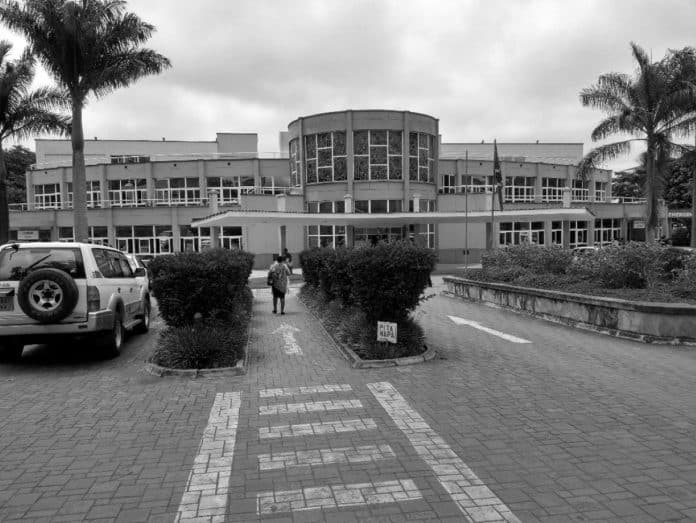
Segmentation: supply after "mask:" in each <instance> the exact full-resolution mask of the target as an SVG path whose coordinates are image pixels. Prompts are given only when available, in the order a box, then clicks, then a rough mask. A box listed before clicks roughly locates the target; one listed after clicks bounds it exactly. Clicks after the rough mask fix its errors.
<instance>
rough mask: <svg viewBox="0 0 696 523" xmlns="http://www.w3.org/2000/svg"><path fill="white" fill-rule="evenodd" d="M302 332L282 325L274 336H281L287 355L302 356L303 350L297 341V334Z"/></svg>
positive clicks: (284, 324)
mask: <svg viewBox="0 0 696 523" xmlns="http://www.w3.org/2000/svg"><path fill="white" fill-rule="evenodd" d="M296 332H300V329H298V328H297V327H293V326H292V325H288V324H287V323H281V324H280V327H278V328H277V329H276V330H274V331H273V334H280V335H281V336H282V337H283V342H284V343H285V354H302V348H301V347H300V346H299V345H298V344H297V341H295V333H296Z"/></svg>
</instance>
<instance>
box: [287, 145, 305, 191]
mask: <svg viewBox="0 0 696 523" xmlns="http://www.w3.org/2000/svg"><path fill="white" fill-rule="evenodd" d="M289 148H290V185H291V186H292V187H298V186H300V185H301V182H302V178H301V177H300V141H299V140H298V139H297V138H295V139H294V140H290V147H289Z"/></svg>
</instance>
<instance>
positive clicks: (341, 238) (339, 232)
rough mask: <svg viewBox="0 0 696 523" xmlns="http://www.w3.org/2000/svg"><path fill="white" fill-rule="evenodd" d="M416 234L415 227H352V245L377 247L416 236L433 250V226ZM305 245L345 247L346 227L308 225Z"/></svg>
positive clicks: (310, 246) (430, 225)
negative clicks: (382, 243) (380, 244)
mask: <svg viewBox="0 0 696 523" xmlns="http://www.w3.org/2000/svg"><path fill="white" fill-rule="evenodd" d="M421 227H422V228H421V230H420V231H419V232H418V233H416V232H415V227H414V226H413V225H409V226H408V229H407V228H405V227H354V228H353V244H354V245H355V246H356V247H361V246H366V245H377V244H378V243H380V242H385V243H389V242H395V241H401V240H407V239H409V240H411V241H416V237H415V236H416V234H419V235H420V236H421V239H422V244H423V245H425V246H427V247H429V248H431V249H433V248H434V246H435V225H433V224H427V225H423V226H421ZM307 245H308V246H309V248H310V249H311V248H312V247H331V248H334V249H336V248H339V247H343V246H345V245H346V227H345V226H344V225H309V226H307Z"/></svg>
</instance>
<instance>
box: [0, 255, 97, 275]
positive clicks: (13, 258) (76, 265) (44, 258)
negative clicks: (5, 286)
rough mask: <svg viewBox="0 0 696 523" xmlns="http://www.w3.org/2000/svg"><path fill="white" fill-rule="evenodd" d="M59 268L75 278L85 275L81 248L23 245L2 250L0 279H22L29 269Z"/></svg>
mask: <svg viewBox="0 0 696 523" xmlns="http://www.w3.org/2000/svg"><path fill="white" fill-rule="evenodd" d="M46 268H50V269H59V270H61V271H65V272H67V273H68V274H70V276H72V277H73V278H77V279H80V278H84V277H85V266H84V263H83V262H82V253H81V252H80V249H75V248H65V247H21V248H19V249H13V248H9V249H3V250H1V251H0V280H21V279H22V278H23V277H24V276H25V275H26V273H27V272H28V271H32V270H37V269H46Z"/></svg>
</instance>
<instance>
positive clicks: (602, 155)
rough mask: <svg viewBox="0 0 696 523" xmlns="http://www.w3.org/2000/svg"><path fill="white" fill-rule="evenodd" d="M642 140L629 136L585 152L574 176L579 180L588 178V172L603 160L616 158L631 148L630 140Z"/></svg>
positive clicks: (596, 167)
mask: <svg viewBox="0 0 696 523" xmlns="http://www.w3.org/2000/svg"><path fill="white" fill-rule="evenodd" d="M636 141H642V139H639V138H631V139H629V140H624V141H621V142H615V143H610V144H606V145H601V146H599V147H597V148H596V149H593V150H591V151H590V152H589V153H587V154H586V155H585V156H584V157H583V159H582V160H580V163H579V164H578V166H577V172H576V176H577V177H578V178H579V179H581V180H586V179H588V178H589V174H590V173H591V172H592V171H593V170H594V169H598V168H599V167H600V166H601V165H602V164H603V163H604V162H606V161H609V160H613V159H615V158H618V157H619V156H621V155H624V154H626V153H628V152H630V150H631V142H636Z"/></svg>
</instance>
